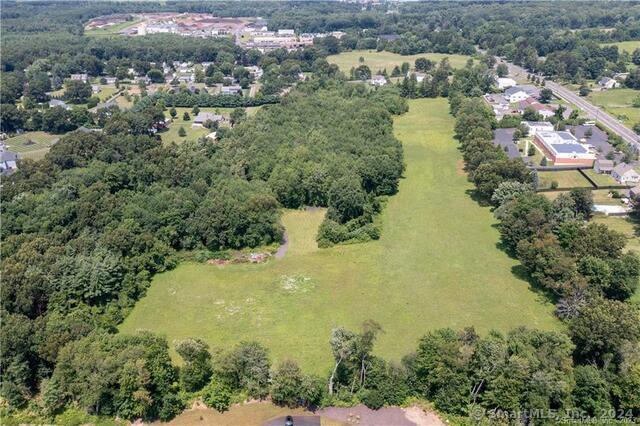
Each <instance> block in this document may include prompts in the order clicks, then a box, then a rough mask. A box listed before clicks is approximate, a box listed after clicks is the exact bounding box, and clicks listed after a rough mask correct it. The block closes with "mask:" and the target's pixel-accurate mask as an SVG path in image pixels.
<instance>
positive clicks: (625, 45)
mask: <svg viewBox="0 0 640 426" xmlns="http://www.w3.org/2000/svg"><path fill="white" fill-rule="evenodd" d="M602 45H603V46H618V51H619V52H620V53H622V52H628V53H629V54H631V53H633V51H634V50H636V49H640V40H628V41H619V42H617V43H603V44H602Z"/></svg>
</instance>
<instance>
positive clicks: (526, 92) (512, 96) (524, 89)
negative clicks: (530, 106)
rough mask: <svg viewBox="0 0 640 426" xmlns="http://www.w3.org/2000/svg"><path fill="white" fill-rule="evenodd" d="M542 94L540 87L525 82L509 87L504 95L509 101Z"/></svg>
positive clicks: (517, 100)
mask: <svg viewBox="0 0 640 426" xmlns="http://www.w3.org/2000/svg"><path fill="white" fill-rule="evenodd" d="M539 96H540V89H538V88H537V87H536V86H533V85H531V84H524V85H519V86H512V87H509V88H508V89H506V90H505V91H504V97H505V99H507V100H508V101H509V102H511V103H513V102H520V101H524V100H525V99H527V98H530V97H531V98H538V97H539Z"/></svg>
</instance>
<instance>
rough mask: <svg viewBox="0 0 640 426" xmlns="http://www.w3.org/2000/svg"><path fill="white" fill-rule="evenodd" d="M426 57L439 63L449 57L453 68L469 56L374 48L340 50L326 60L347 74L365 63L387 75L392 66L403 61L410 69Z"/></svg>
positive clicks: (465, 60) (461, 63) (375, 71)
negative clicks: (395, 51) (400, 51)
mask: <svg viewBox="0 0 640 426" xmlns="http://www.w3.org/2000/svg"><path fill="white" fill-rule="evenodd" d="M360 57H362V58H364V62H360ZM418 58H427V59H429V60H431V61H433V62H436V63H439V62H440V61H441V60H442V58H449V64H451V66H452V67H453V68H463V67H464V66H465V65H466V64H467V61H468V60H469V59H471V57H470V56H465V55H455V54H444V53H419V54H417V55H407V56H403V55H398V54H397V53H392V52H384V51H383V52H377V51H375V50H352V51H350V52H342V53H339V54H337V55H330V56H328V57H327V61H329V62H330V63H332V64H336V65H338V67H339V68H340V71H342V72H344V73H346V74H347V75H348V74H349V71H350V70H351V68H354V67H358V66H360V65H366V66H368V67H369V68H370V69H371V72H372V73H374V74H375V73H377V72H378V71H382V70H384V69H385V68H386V69H387V72H388V73H389V75H391V71H393V67H395V66H396V65H397V66H400V65H402V63H403V62H408V63H409V65H410V66H411V69H413V68H414V64H415V61H416V59H418Z"/></svg>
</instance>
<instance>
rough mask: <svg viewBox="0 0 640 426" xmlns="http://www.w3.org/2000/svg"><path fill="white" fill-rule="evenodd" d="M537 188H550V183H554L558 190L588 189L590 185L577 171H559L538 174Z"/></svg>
mask: <svg viewBox="0 0 640 426" xmlns="http://www.w3.org/2000/svg"><path fill="white" fill-rule="evenodd" d="M538 179H539V183H538V188H539V189H547V188H551V182H553V181H556V182H557V183H558V188H588V187H591V184H590V183H589V181H588V180H587V179H585V177H584V176H582V175H581V174H580V172H578V171H577V170H561V171H552V172H540V171H539V172H538Z"/></svg>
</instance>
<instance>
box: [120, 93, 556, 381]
mask: <svg viewBox="0 0 640 426" xmlns="http://www.w3.org/2000/svg"><path fill="white" fill-rule="evenodd" d="M448 109H449V108H448V105H447V101H446V99H419V100H411V101H410V111H409V112H408V113H407V114H404V115H403V116H401V117H397V118H396V120H395V132H396V135H397V136H398V138H399V139H400V140H401V141H402V142H403V144H404V149H405V161H406V164H407V170H406V174H405V175H406V177H405V178H404V179H403V180H402V181H401V182H400V190H399V193H398V194H397V195H395V196H393V197H391V198H390V200H389V202H388V204H387V205H386V207H385V210H384V212H383V214H382V217H381V221H382V226H383V231H382V236H381V238H380V240H379V241H375V242H370V243H365V244H354V245H342V246H337V247H333V248H330V249H322V250H320V249H316V248H315V245H314V244H313V243H312V241H313V238H314V236H315V230H316V227H317V225H318V223H319V222H320V218H321V214H322V212H321V211H316V212H307V213H303V212H288V213H286V214H285V215H284V217H283V223H284V224H285V226H286V227H287V230H288V234H289V238H290V240H291V251H290V252H288V253H287V254H286V255H285V256H284V258H282V259H277V260H272V261H269V262H267V263H263V264H239V265H227V266H215V265H207V264H197V263H183V264H181V265H180V266H178V267H177V268H176V269H174V270H173V271H170V272H167V273H163V274H161V275H158V276H156V277H155V279H154V280H153V283H152V285H151V287H150V288H149V290H148V292H147V295H146V297H145V298H143V299H142V300H141V301H139V302H138V304H137V305H136V307H135V308H134V309H133V311H132V312H131V313H130V315H129V316H128V317H127V319H126V320H125V322H124V323H123V324H122V325H121V327H120V331H121V332H123V333H132V332H135V331H136V330H139V329H149V330H152V331H155V332H158V333H163V334H165V335H166V336H167V337H168V339H169V341H172V340H174V339H181V338H186V337H202V338H204V339H205V340H207V341H208V342H209V343H210V344H211V345H213V346H215V347H223V348H228V347H229V346H231V345H233V344H234V343H235V342H238V341H240V340H247V339H255V340H258V341H260V342H262V343H264V344H265V345H266V346H267V347H269V348H270V350H271V354H272V359H273V360H274V361H277V360H282V359H284V358H293V359H296V360H298V361H299V362H300V364H301V366H302V367H303V368H304V369H305V370H306V371H311V372H315V373H319V374H325V373H326V371H327V370H328V368H329V367H330V364H331V353H330V348H329V344H328V341H329V336H330V333H331V329H332V328H334V327H336V326H346V327H348V328H351V329H358V328H359V326H360V325H361V323H362V322H363V321H364V320H366V319H373V320H375V321H378V322H379V323H380V324H381V325H382V327H383V329H384V330H385V332H384V333H383V334H382V335H381V336H380V338H379V340H378V342H377V343H376V353H378V354H379V355H382V356H384V357H387V358H390V359H396V360H397V359H400V357H402V356H403V355H405V354H407V353H409V352H411V351H413V350H415V348H416V344H417V340H418V339H419V338H420V337H421V336H422V335H424V333H425V332H426V331H428V330H430V329H435V328H439V327H454V328H462V327H465V326H470V325H473V326H475V327H476V329H477V330H478V331H479V332H481V333H486V332H487V331H489V330H490V329H497V330H502V331H505V330H509V329H511V328H513V327H516V326H519V325H527V326H530V327H537V328H541V329H556V328H559V327H561V325H560V323H559V322H558V321H557V320H556V319H555V318H554V316H553V314H552V311H553V305H552V304H551V303H549V302H548V301H547V300H546V299H545V297H544V296H543V295H541V294H538V293H536V292H534V291H532V289H531V288H530V285H529V283H528V282H527V281H525V280H524V279H523V278H521V275H520V273H519V271H520V270H521V267H519V264H518V262H517V261H516V260H515V259H511V258H509V257H508V256H507V255H506V254H505V253H504V252H503V251H501V250H500V249H499V248H498V242H499V235H498V231H497V230H496V228H495V227H494V226H493V225H494V224H495V220H494V218H493V216H492V213H491V211H490V209H489V208H488V207H481V206H479V205H478V204H477V203H476V202H475V201H473V200H472V199H471V197H470V196H469V193H468V191H470V190H472V185H471V184H470V183H469V182H468V181H467V177H466V175H465V174H464V173H463V172H461V169H460V167H459V164H460V162H461V161H462V160H461V155H460V152H459V151H458V149H457V145H456V143H455V141H454V140H453V130H452V129H453V124H454V121H453V118H452V117H451V116H450V115H449V114H448Z"/></svg>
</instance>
